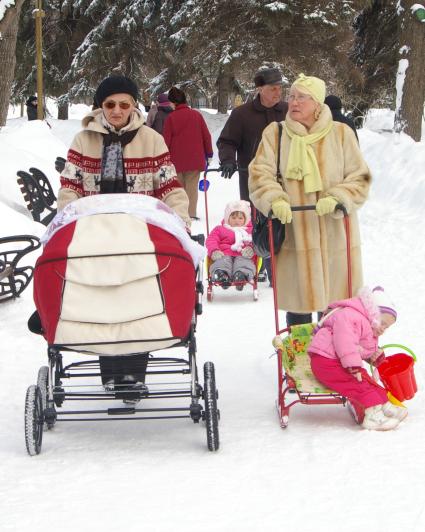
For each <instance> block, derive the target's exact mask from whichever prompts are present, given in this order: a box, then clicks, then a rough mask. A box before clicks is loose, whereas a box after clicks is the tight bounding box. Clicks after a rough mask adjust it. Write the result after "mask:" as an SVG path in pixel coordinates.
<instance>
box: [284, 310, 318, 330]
mask: <svg viewBox="0 0 425 532" xmlns="http://www.w3.org/2000/svg"><path fill="white" fill-rule="evenodd" d="M322 316H323V312H318V313H317V320H320V318H321V317H322ZM312 319H313V316H312V314H298V313H296V312H287V313H286V325H287V326H288V327H291V326H292V325H301V324H302V323H311V322H312Z"/></svg>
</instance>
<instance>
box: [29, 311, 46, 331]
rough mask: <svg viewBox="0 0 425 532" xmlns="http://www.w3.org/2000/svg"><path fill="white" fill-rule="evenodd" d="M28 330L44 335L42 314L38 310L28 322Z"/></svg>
mask: <svg viewBox="0 0 425 532" xmlns="http://www.w3.org/2000/svg"><path fill="white" fill-rule="evenodd" d="M28 329H29V330H30V331H31V332H32V333H34V334H43V326H42V325H41V320H40V314H39V313H38V312H37V311H36V310H35V311H34V312H33V313H32V314H31V316H30V318H29V320H28Z"/></svg>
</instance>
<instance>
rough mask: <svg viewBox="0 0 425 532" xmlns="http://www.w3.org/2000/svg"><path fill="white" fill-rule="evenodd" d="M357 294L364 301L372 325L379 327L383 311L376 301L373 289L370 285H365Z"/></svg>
mask: <svg viewBox="0 0 425 532" xmlns="http://www.w3.org/2000/svg"><path fill="white" fill-rule="evenodd" d="M357 296H358V297H359V298H360V300H361V302H362V303H363V306H364V308H365V309H366V312H367V314H368V316H369V319H370V323H371V324H372V326H374V327H379V325H380V324H381V312H380V310H379V307H378V305H377V304H376V303H375V300H374V298H373V293H372V290H371V289H370V288H369V287H368V286H364V287H363V288H360V290H359V291H358V294H357Z"/></svg>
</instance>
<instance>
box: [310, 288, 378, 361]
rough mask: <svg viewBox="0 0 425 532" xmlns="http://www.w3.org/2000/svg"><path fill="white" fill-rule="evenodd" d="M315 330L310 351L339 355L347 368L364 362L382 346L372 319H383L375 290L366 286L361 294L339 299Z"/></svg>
mask: <svg viewBox="0 0 425 532" xmlns="http://www.w3.org/2000/svg"><path fill="white" fill-rule="evenodd" d="M335 308H337V309H338V310H336V311H335V312H333V313H332V314H331V315H330V316H329V317H328V318H326V319H325V321H324V323H323V325H322V326H321V327H320V329H319V330H318V331H317V332H316V333H315V334H314V336H313V339H312V341H311V344H310V347H309V348H308V352H309V353H310V354H316V355H321V356H323V357H326V358H333V359H338V358H339V360H340V362H341V365H342V366H343V367H344V368H348V367H353V366H356V367H359V366H362V361H363V360H366V359H368V358H369V357H370V356H371V355H373V353H375V352H376V350H377V349H378V338H377V337H376V336H375V335H374V333H373V330H372V323H374V322H376V323H377V322H378V320H379V315H380V313H379V309H378V307H377V306H376V305H375V304H374V303H373V301H372V298H371V291H370V290H369V289H367V288H365V289H362V290H361V292H360V293H359V297H353V298H351V299H344V300H342V301H336V302H335V303H332V304H331V305H329V309H335Z"/></svg>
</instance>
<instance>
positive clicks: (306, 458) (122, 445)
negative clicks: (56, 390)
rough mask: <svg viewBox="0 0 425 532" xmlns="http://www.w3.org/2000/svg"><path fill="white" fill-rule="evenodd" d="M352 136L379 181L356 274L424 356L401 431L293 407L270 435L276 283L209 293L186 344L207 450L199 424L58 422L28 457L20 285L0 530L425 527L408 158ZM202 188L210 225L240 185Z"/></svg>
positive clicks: (7, 389) (217, 182) (419, 281)
mask: <svg viewBox="0 0 425 532" xmlns="http://www.w3.org/2000/svg"><path fill="white" fill-rule="evenodd" d="M361 133H362V139H365V138H367V140H368V143H369V148H368V149H367V150H365V153H366V156H367V158H368V160H369V158H374V161H375V162H374V163H373V164H372V162H370V164H371V166H372V167H374V168H373V170H374V174H375V180H379V179H381V180H383V179H386V180H387V186H385V187H379V186H377V187H376V194H375V192H374V193H373V194H372V195H371V199H370V201H369V202H368V203H367V205H366V206H365V207H364V208H363V209H362V211H361V214H360V218H361V226H362V227H361V228H362V236H363V259H364V264H365V279H366V280H367V281H368V284H370V285H375V284H382V285H383V286H385V288H386V289H387V290H388V291H389V292H390V293H391V295H392V297H393V299H394V300H395V301H396V302H397V305H398V311H399V320H398V322H397V325H396V326H395V327H393V328H392V329H390V330H389V331H388V332H387V333H386V335H385V337H384V340H385V342H386V343H390V342H399V343H405V344H406V345H408V346H410V347H411V348H412V349H413V350H414V351H415V352H416V353H417V355H418V359H419V363H418V365H417V367H416V376H417V380H418V386H419V387H420V391H419V392H418V394H417V395H416V397H415V399H414V400H413V401H411V402H410V404H409V412H410V416H409V418H408V419H407V421H406V422H405V423H403V424H402V425H401V426H400V427H399V428H398V430H396V431H393V432H389V433H373V432H367V431H363V430H361V429H360V428H359V427H358V426H356V425H355V424H354V423H353V421H352V419H351V417H350V415H349V413H348V411H347V409H346V408H343V407H341V406H316V407H306V406H297V407H294V408H293V409H291V417H290V424H289V427H288V429H286V430H282V429H280V427H279V423H278V418H277V415H276V411H275V407H274V401H275V398H276V359H275V357H272V358H269V357H270V355H272V354H273V348H272V346H271V339H272V337H273V335H274V318H273V306H272V293H271V289H270V288H268V287H267V286H263V285H260V298H259V301H258V302H253V301H252V293H251V292H248V291H244V292H242V293H236V292H235V291H233V290H228V291H227V292H224V291H222V290H221V291H220V290H218V289H217V290H215V298H214V301H213V302H212V303H207V301H206V300H205V301H204V314H203V316H201V317H200V319H199V323H198V334H197V339H198V364H199V367H202V364H203V363H204V361H206V360H212V361H213V362H214V363H215V366H216V374H217V384H218V388H219V392H220V399H219V407H220V410H221V423H220V438H221V448H220V451H219V452H218V453H209V452H208V451H207V448H206V434H205V429H204V427H203V426H197V425H193V423H192V422H191V421H190V420H188V421H185V420H175V421H163V422H158V421H146V422H140V423H137V422H134V423H121V424H120V423H119V422H116V423H98V424H89V423H81V424H80V423H75V424H74V423H72V424H71V423H69V424H66V423H64V424H58V425H57V426H56V427H55V428H54V430H53V431H50V432H48V433H45V434H44V441H43V449H42V453H41V454H40V455H39V456H37V457H35V458H30V457H28V456H27V454H26V451H25V444H24V431H23V403H24V397H25V391H26V388H27V386H28V385H29V384H32V383H34V381H35V379H36V375H37V371H38V368H39V366H41V365H44V364H45V362H46V358H45V344H44V341H42V339H40V338H37V337H34V336H32V335H31V334H30V333H29V332H27V331H26V328H25V322H26V319H27V317H28V316H29V314H30V313H31V312H32V309H33V303H32V297H31V292H30V291H26V292H25V293H24V294H23V296H22V297H21V299H20V300H17V301H14V302H12V303H6V304H4V305H2V306H1V307H0V312H1V329H0V346H1V356H0V375H1V387H0V394H1V395H0V397H1V404H2V409H1V414H0V416H1V422H0V427H1V433H2V435H1V438H0V463H1V468H0V530H2V531H3V530H4V531H9V530H16V531H25V532H26V531H31V532H36V531H42V530H43V531H46V530H47V531H49V532H50V531H53V530H60V531H77V530H82V531H85V530H94V531H97V530H113V529H118V528H119V529H120V530H126V529H135V528H136V527H137V528H139V529H141V530H146V531H151V532H162V531H164V532H165V531H170V530H174V531H176V532H183V531H185V532H186V531H187V532H189V531H192V530H193V531H195V530H198V529H201V530H205V531H214V532H216V531H217V532H227V531H236V532H239V531H241V532H242V531H243V532H257V531H267V532H268V531H270V532H272V531H277V530H292V531H294V532H310V531H320V532H321V531H323V532H325V531H327V532H336V531H343V532H354V531H356V532H358V531H359V530H362V529H367V530H371V531H373V532H381V531H382V532H399V531H401V530H403V531H408V532H420V531H422V530H424V528H425V494H424V491H423V478H424V477H425V459H424V453H423V447H424V443H423V441H424V427H425V413H424V406H425V405H424V393H423V391H422V389H423V386H424V370H423V366H422V363H421V360H422V357H423V349H421V347H422V346H424V345H425V331H424V328H423V326H422V323H421V319H422V317H423V316H424V315H425V298H424V290H423V265H424V264H425V245H424V237H423V229H422V227H421V225H420V216H421V214H422V213H421V209H422V204H423V200H422V198H423V195H421V186H420V185H421V182H420V179H419V178H418V184H417V188H415V186H416V185H411V186H410V188H408V187H405V191H408V194H409V198H411V200H410V201H409V202H406V203H402V204H401V205H399V206H398V208H396V202H397V201H399V199H398V198H399V191H400V186H399V184H400V182H401V181H402V179H403V176H404V175H405V162H403V161H399V160H398V159H397V160H396V162H394V161H392V162H391V161H389V162H387V161H385V160H383V158H381V154H380V153H379V152H381V153H382V151H381V150H382V149H383V148H384V149H385V150H391V149H392V147H391V144H390V141H388V140H386V139H383V138H382V137H381V136H379V138H378V136H376V137H375V136H373V135H375V134H372V133H369V132H366V131H364V132H361ZM375 141H376V142H375ZM378 141H379V142H378ZM421 160H422V179H423V160H424V159H423V155H422V159H421ZM378 161H379V162H378ZM417 163H419V159H418V161H417ZM416 169H417V170H418V171H419V170H420V169H421V168H420V166H419V164H417V166H416ZM210 180H211V182H212V184H211V189H210V195H209V198H210V204H211V214H210V221H212V223H216V222H217V221H218V219H219V218H220V216H221V214H222V212H221V211H222V203H223V201H224V199H226V200H227V199H231V198H232V197H236V196H237V183H236V179H233V180H231V181H230V182H229V181H225V180H222V179H221V178H219V177H218V176H216V177H210ZM381 189H382V191H381ZM378 191H379V194H378ZM223 198H224V199H223ZM200 211H201V213H202V212H203V211H202V209H200ZM5 212H6V211H5V210H1V211H0V216H6V215H5V214H4V213H5ZM25 223H27V221H25ZM200 224H201V222H200Z"/></svg>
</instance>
